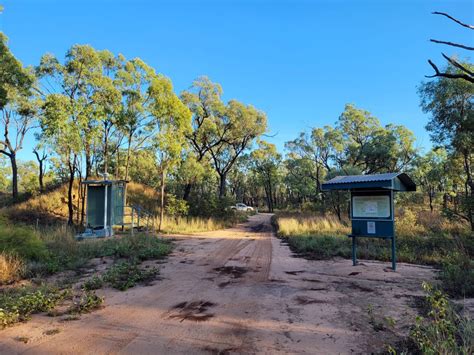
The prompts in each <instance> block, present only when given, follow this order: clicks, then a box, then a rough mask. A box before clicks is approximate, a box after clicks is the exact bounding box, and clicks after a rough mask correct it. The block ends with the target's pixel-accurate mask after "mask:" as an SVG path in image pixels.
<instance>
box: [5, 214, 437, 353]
mask: <svg viewBox="0 0 474 355" xmlns="http://www.w3.org/2000/svg"><path fill="white" fill-rule="evenodd" d="M270 217H271V215H268V214H259V215H256V216H252V217H251V218H250V220H249V222H247V223H245V224H242V225H238V226H236V227H234V228H230V229H226V230H221V231H215V232H207V233H201V234H196V235H194V236H186V237H178V238H177V242H176V243H177V246H176V249H175V251H174V253H173V254H172V256H171V257H170V258H169V260H168V262H167V263H165V264H161V276H162V277H163V279H161V280H159V281H156V282H155V283H154V284H153V285H151V286H148V287H138V288H133V289H130V290H129V291H126V292H119V291H114V290H111V289H105V290H101V291H99V292H100V293H102V294H103V295H105V297H106V307H105V308H103V309H101V310H99V311H97V312H94V313H91V314H88V315H84V316H82V318H81V319H80V320H76V321H71V322H62V323H61V322H59V321H58V320H56V319H55V318H50V317H47V316H34V317H33V320H32V321H30V322H28V323H26V324H21V325H18V326H14V327H12V328H8V329H6V330H4V331H1V332H0V334H1V340H0V353H2V354H6V353H23V352H26V353H150V354H151V353H153V354H156V353H219V354H221V353H311V354H314V353H318V354H335V353H344V354H345V353H354V352H355V353H367V352H371V351H380V350H383V348H384V345H385V344H386V343H389V342H392V341H394V340H396V338H397V337H398V336H400V335H404V334H406V333H407V332H408V325H409V324H411V323H412V322H413V318H414V315H415V310H414V309H413V308H411V307H410V305H411V304H413V303H414V301H415V300H416V298H417V297H420V296H421V294H422V293H421V287H420V285H421V282H422V281H423V280H429V279H432V278H433V275H434V272H433V270H432V269H430V268H427V267H418V266H413V265H404V264H399V266H398V270H397V272H391V271H389V269H388V266H389V263H378V262H365V261H363V262H362V264H361V265H359V266H357V267H352V266H351V262H350V261H349V260H331V261H308V260H304V259H301V258H295V257H293V256H292V254H291V252H290V250H289V249H288V247H287V246H286V245H283V244H282V243H281V241H280V240H279V239H277V238H275V237H274V235H273V233H272V230H271V227H270ZM51 329H56V330H57V331H55V332H48V330H51ZM53 333H54V334H53ZM22 337H25V338H27V339H28V342H27V343H26V344H25V343H23V342H19V341H18V340H15V339H21V338H22Z"/></svg>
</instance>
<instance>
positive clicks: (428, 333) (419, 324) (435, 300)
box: [410, 283, 474, 355]
mask: <svg viewBox="0 0 474 355" xmlns="http://www.w3.org/2000/svg"><path fill="white" fill-rule="evenodd" d="M423 288H424V290H425V291H426V292H427V296H426V301H427V304H428V307H429V311H428V314H427V316H426V317H421V316H420V317H417V320H416V324H415V327H414V329H413V330H412V331H411V334H410V337H411V340H412V341H413V342H414V343H415V344H416V347H417V348H418V350H419V351H420V352H421V353H423V354H466V355H467V354H472V353H473V352H474V322H473V321H472V320H471V319H469V318H467V317H465V316H462V315H460V314H458V313H456V312H455V310H454V309H453V307H452V306H451V305H450V303H449V301H448V298H447V296H446V295H445V294H444V293H443V292H441V291H440V290H436V289H434V288H433V286H431V285H430V284H427V283H423Z"/></svg>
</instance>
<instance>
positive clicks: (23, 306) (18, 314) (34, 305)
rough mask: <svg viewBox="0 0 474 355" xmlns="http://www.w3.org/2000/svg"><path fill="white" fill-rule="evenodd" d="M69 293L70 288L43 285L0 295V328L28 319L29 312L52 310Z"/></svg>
mask: <svg viewBox="0 0 474 355" xmlns="http://www.w3.org/2000/svg"><path fill="white" fill-rule="evenodd" d="M70 295H71V290H69V289H66V290H63V291H60V290H58V289H56V288H47V287H43V288H40V289H37V290H31V289H28V288H23V289H20V290H13V291H12V292H6V293H3V294H2V295H1V296H0V326H1V327H2V328H4V327H6V326H8V325H10V324H13V323H16V322H19V321H25V320H28V319H29V318H30V316H31V314H34V313H40V312H47V311H50V310H52V309H53V308H54V307H55V306H56V305H57V304H58V303H59V302H60V301H62V300H64V299H65V298H66V297H69V296H70Z"/></svg>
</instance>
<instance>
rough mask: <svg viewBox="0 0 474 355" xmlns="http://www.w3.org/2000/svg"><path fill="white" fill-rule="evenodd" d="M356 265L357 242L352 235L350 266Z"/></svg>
mask: <svg viewBox="0 0 474 355" xmlns="http://www.w3.org/2000/svg"><path fill="white" fill-rule="evenodd" d="M356 265H357V244H356V237H355V236H354V235H353V236H352V266H356Z"/></svg>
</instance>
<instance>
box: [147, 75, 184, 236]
mask: <svg viewBox="0 0 474 355" xmlns="http://www.w3.org/2000/svg"><path fill="white" fill-rule="evenodd" d="M148 95H149V97H150V106H149V111H150V113H151V115H152V117H153V121H152V122H153V132H154V135H153V146H154V147H155V148H156V161H157V166H158V170H159V173H160V176H161V179H160V222H159V227H158V230H161V228H162V224H163V217H164V205H165V183H166V175H167V173H168V172H169V170H170V169H172V168H174V167H176V166H177V165H178V163H179V162H180V161H181V159H182V153H183V149H184V146H185V145H186V134H188V133H189V132H190V131H191V113H190V111H189V110H188V108H187V107H186V105H184V104H183V103H182V102H181V100H180V99H179V97H178V96H177V95H176V94H175V93H174V91H173V86H172V84H171V80H169V79H168V78H166V77H164V76H162V75H156V76H155V78H154V79H153V80H152V82H151V85H150V87H149V89H148Z"/></svg>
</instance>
